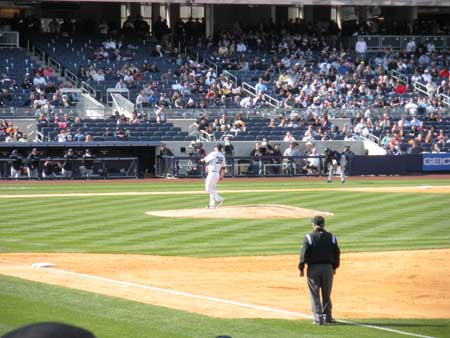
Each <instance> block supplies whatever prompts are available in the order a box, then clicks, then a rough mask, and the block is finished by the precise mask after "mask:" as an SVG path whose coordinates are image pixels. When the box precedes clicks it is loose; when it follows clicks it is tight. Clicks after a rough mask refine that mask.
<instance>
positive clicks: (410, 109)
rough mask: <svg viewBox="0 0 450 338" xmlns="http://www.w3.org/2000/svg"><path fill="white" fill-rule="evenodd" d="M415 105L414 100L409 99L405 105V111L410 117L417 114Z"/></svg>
mask: <svg viewBox="0 0 450 338" xmlns="http://www.w3.org/2000/svg"><path fill="white" fill-rule="evenodd" d="M417 107H418V106H417V104H416V103H414V99H413V98H411V99H409V102H408V103H407V104H405V110H406V111H408V112H409V113H410V114H411V115H416V112H417Z"/></svg>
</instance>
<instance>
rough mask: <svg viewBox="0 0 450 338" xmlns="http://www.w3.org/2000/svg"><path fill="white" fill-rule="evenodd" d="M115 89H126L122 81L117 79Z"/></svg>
mask: <svg viewBox="0 0 450 338" xmlns="http://www.w3.org/2000/svg"><path fill="white" fill-rule="evenodd" d="M115 88H116V89H125V88H127V85H126V83H125V82H124V81H123V79H119V81H117V83H116V87H115Z"/></svg>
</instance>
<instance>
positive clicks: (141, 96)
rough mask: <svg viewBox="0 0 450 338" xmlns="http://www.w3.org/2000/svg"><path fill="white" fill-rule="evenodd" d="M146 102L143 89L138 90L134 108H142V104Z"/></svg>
mask: <svg viewBox="0 0 450 338" xmlns="http://www.w3.org/2000/svg"><path fill="white" fill-rule="evenodd" d="M147 103H148V98H147V96H145V93H144V91H143V90H141V91H140V92H139V95H138V96H137V97H136V108H142V107H143V105H144V104H147Z"/></svg>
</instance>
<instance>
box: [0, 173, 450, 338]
mask: <svg viewBox="0 0 450 338" xmlns="http://www.w3.org/2000/svg"><path fill="white" fill-rule="evenodd" d="M405 185H412V186H418V185H450V180H434V181H433V180H426V179H422V180H415V181H409V180H398V181H393V180H385V181H357V182H356V181H354V182H352V181H350V182H348V184H347V185H346V187H351V186H354V187H377V186H405ZM202 187H203V185H202V181H198V183H183V182H177V181H170V182H168V181H158V182H155V183H151V182H148V181H145V182H139V181H137V182H130V183H114V182H112V183H111V182H99V183H83V182H80V183H75V184H41V183H39V184H28V183H20V182H18V183H17V184H4V185H0V195H13V194H15V195H17V194H46V193H74V192H79V193H89V192H91V193H95V192H125V191H190V190H201V189H202ZM327 187H329V185H327V184H326V183H323V182H313V181H306V180H295V181H291V182H285V181H272V182H258V181H254V182H252V181H250V182H248V181H242V182H230V181H229V182H226V181H225V182H224V183H223V184H221V185H220V189H221V190H226V189H286V188H327ZM333 187H340V184H338V183H334V185H333ZM223 195H224V197H225V198H226V205H245V204H270V203H271V204H285V205H293V206H301V207H304V208H311V209H316V210H323V211H330V212H332V213H334V214H335V216H334V217H332V218H330V220H329V224H328V226H327V227H328V228H329V229H331V231H333V232H334V233H335V234H336V235H337V236H338V238H339V240H340V246H341V249H342V251H344V252H356V251H375V250H406V249H430V248H450V221H449V220H450V208H449V202H450V194H429V193H416V194H411V193H380V192H371V193H368V192H344V191H311V192H295V193H294V192H277V193H270V194H268V193H226V192H225V193H224V194H223ZM207 200H208V197H207V195H206V194H205V195H193V194H189V193H186V194H179V195H153V196H106V197H105V196H90V197H54V198H19V199H1V200H0V211H1V214H2V215H3V217H2V221H1V222H0V252H93V253H100V252H101V253H140V254H155V255H177V256H202V257H209V256H239V255H273V254H296V253H297V252H298V250H299V245H300V243H301V240H302V238H303V235H304V233H305V232H307V231H309V229H310V224H309V222H308V220H295V221H294V220H287V221H279V220H278V221H275V220H239V221H237V220H212V219H211V220H187V219H168V218H158V217H149V216H146V215H144V212H145V211H149V210H162V209H182V208H198V207H203V206H206V204H207ZM236 216H237V218H238V215H236ZM431 226H433V229H439V231H430V227H431ZM355 306H357V305H355ZM42 320H57V321H64V322H68V323H72V324H76V325H80V326H83V327H86V328H88V329H90V330H92V331H93V332H94V333H96V335H97V337H100V338H116V337H117V338H118V337H129V338H135V337H136V338H138V337H146V338H151V337H167V338H169V337H170V338H184V337H192V338H194V337H195V338H197V337H198V338H209V337H211V338H214V337H215V336H217V335H221V334H222V335H225V334H227V335H230V336H232V337H233V338H269V337H280V338H285V337H286V338H289V337H311V338H312V337H314V338H316V337H317V338H318V337H349V336H353V337H374V338H375V337H398V336H399V333H390V332H383V331H379V330H375V329H372V328H366V327H358V326H352V325H342V324H338V325H334V326H330V327H314V326H312V325H311V323H310V321H305V320H296V321H287V320H262V319H261V320H257V319H252V320H250V319H248V320H245V319H240V320H220V319H213V318H210V317H206V316H200V315H194V314H190V313H185V312H181V311H175V310H171V309H166V308H161V307H156V306H150V305H144V304H140V303H136V302H130V301H125V300H121V299H116V298H112V297H106V296H99V295H96V294H91V293H86V292H80V291H75V290H69V289H64V288H60V287H54V286H49V285H45V284H40V283H34V282H29V281H25V280H20V279H15V278H10V277H0V334H2V333H4V332H7V331H8V330H11V329H12V328H14V327H17V326H19V325H23V324H25V323H30V322H35V321H42ZM360 322H361V321H360ZM364 323H366V324H374V325H377V326H382V327H388V328H392V329H396V330H401V331H405V332H409V333H415V334H419V335H423V336H431V337H442V338H444V337H450V329H449V325H450V319H442V320H413V319H411V320H378V319H376V318H374V319H372V320H364ZM405 337H406V336H405Z"/></svg>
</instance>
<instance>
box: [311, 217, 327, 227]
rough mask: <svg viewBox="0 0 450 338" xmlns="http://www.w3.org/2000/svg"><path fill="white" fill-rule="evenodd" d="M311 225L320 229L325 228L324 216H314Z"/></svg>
mask: <svg viewBox="0 0 450 338" xmlns="http://www.w3.org/2000/svg"><path fill="white" fill-rule="evenodd" d="M311 223H313V224H315V225H317V226H319V227H323V226H324V225H325V218H323V217H322V216H314V217H313V218H311Z"/></svg>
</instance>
